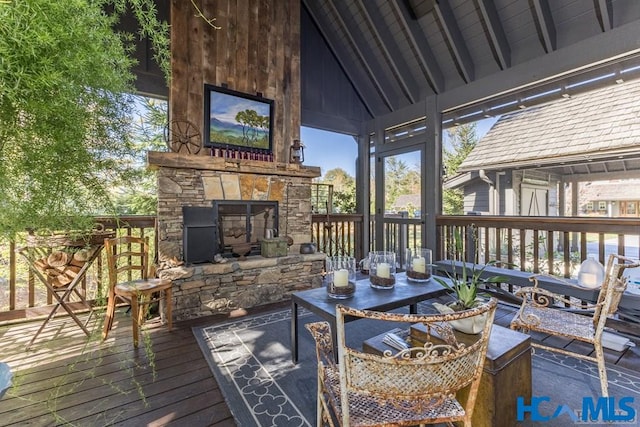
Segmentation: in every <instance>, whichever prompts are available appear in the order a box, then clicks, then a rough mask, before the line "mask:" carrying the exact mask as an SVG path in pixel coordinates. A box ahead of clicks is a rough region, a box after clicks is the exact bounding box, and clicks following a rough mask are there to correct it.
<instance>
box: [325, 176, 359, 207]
mask: <svg viewBox="0 0 640 427" xmlns="http://www.w3.org/2000/svg"><path fill="white" fill-rule="evenodd" d="M322 183H323V184H331V185H333V206H334V207H335V209H336V211H337V212H338V213H355V211H356V180H355V178H353V177H352V176H351V175H349V174H348V173H347V172H346V171H345V170H344V169H342V168H335V169H331V170H330V171H328V172H327V173H326V174H325V175H324V177H323V179H322Z"/></svg>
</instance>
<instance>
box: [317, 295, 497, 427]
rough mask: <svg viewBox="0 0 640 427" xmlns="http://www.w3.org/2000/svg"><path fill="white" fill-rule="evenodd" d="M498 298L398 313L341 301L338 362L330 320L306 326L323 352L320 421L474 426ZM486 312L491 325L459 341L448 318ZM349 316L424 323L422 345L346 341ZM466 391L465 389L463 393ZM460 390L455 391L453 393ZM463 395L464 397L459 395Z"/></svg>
mask: <svg viewBox="0 0 640 427" xmlns="http://www.w3.org/2000/svg"><path fill="white" fill-rule="evenodd" d="M496 305H497V301H496V300H495V299H491V300H490V301H489V302H487V303H485V304H483V305H482V306H480V307H478V308H475V309H473V310H467V311H463V312H459V313H454V314H433V315H427V314H425V315H419V314H397V313H381V312H375V311H367V310H356V309H352V308H348V307H344V306H342V305H338V306H337V307H336V317H337V329H338V330H337V334H338V344H337V345H338V348H337V351H338V363H337V364H336V362H335V359H334V357H333V356H334V353H333V352H334V349H333V347H332V340H331V331H330V328H329V324H328V323H327V322H315V323H311V324H307V325H306V328H307V329H308V330H309V331H310V332H311V334H312V335H313V337H314V339H315V341H316V354H317V357H318V401H317V405H318V408H317V425H318V426H324V425H329V426H335V425H341V426H349V427H356V426H391V425H393V426H409V425H417V424H435V423H447V424H448V425H453V424H452V423H453V422H457V421H461V422H463V423H464V425H465V426H471V417H472V415H473V407H474V405H475V400H476V396H477V392H478V386H479V384H480V376H481V375H482V367H483V364H484V360H485V355H486V351H487V345H488V341H489V334H490V333H491V326H492V324H493V317H494V314H495V308H496ZM485 313H486V318H487V321H486V324H485V327H484V329H483V330H482V332H481V333H480V334H478V335H470V336H469V337H472V342H470V343H469V342H467V344H466V345H465V344H462V343H459V342H458V341H457V340H456V338H455V337H454V334H453V330H452V328H451V326H450V324H449V323H447V321H450V320H459V319H463V318H467V317H472V316H476V315H483V314H485ZM345 317H357V318H366V319H369V321H371V319H373V320H377V321H383V322H389V326H390V329H393V328H394V327H399V328H400V329H402V330H408V329H409V327H410V325H411V324H414V323H423V324H424V325H425V326H426V330H427V332H428V335H427V340H426V343H424V345H418V344H414V346H413V347H412V346H411V345H409V346H408V348H406V349H404V350H398V351H386V352H384V353H383V354H382V355H376V354H369V353H364V352H362V351H360V350H357V349H355V348H352V347H349V346H348V345H347V344H346V342H347V339H346V332H345V328H344V319H345ZM460 391H462V393H461V394H459V392H460ZM457 394H458V396H456V395H457ZM460 396H466V397H465V398H461V399H460V400H459V399H458V398H459V397H460Z"/></svg>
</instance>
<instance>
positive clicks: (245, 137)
mask: <svg viewBox="0 0 640 427" xmlns="http://www.w3.org/2000/svg"><path fill="white" fill-rule="evenodd" d="M235 119H236V121H237V122H238V123H240V124H242V142H243V143H244V144H245V145H251V146H253V147H257V146H258V142H260V143H262V144H264V143H265V142H266V143H268V141H267V136H266V131H267V129H269V116H261V115H259V114H258V112H257V111H255V110H249V109H247V110H244V111H238V113H237V114H236V117H235Z"/></svg>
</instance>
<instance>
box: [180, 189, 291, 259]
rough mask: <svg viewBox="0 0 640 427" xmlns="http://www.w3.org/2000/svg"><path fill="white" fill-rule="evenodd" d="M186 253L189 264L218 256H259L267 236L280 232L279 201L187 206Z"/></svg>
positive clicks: (184, 245) (224, 202)
mask: <svg viewBox="0 0 640 427" xmlns="http://www.w3.org/2000/svg"><path fill="white" fill-rule="evenodd" d="M182 215H183V221H184V223H183V242H182V243H183V255H184V261H185V262H186V263H188V264H197V263H203V262H213V259H214V256H215V255H217V254H220V255H222V256H224V257H233V256H234V255H235V256H239V255H240V252H244V253H243V254H244V255H259V254H260V242H261V241H262V239H263V238H270V237H276V236H277V235H278V202H277V201H244V200H214V201H213V202H212V207H200V206H183V207H182Z"/></svg>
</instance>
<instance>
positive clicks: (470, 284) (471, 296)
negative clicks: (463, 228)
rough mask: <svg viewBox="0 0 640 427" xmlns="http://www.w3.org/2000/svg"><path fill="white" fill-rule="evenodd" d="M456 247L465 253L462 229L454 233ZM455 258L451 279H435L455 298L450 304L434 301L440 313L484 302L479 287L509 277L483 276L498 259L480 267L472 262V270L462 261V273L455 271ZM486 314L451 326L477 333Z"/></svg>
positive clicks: (472, 306)
mask: <svg viewBox="0 0 640 427" xmlns="http://www.w3.org/2000/svg"><path fill="white" fill-rule="evenodd" d="M453 238H454V247H455V251H456V253H457V254H462V253H463V240H462V235H461V233H460V230H458V229H456V230H455V231H454V234H453ZM455 262H456V261H455V260H452V261H451V273H449V272H447V276H448V279H449V280H444V279H442V278H439V277H434V279H435V280H436V281H437V282H438V283H440V284H441V285H442V286H444V287H445V288H447V289H449V290H450V291H452V293H453V295H454V297H455V300H454V301H452V302H451V303H449V304H440V303H433V306H434V308H435V309H436V310H438V311H439V312H440V313H453V312H455V311H462V310H468V309H471V308H474V307H476V306H478V305H480V304H482V303H483V302H485V300H486V298H484V297H483V295H482V294H479V289H481V288H484V287H485V286H486V285H487V284H491V283H494V284H495V283H504V282H506V281H507V280H508V279H507V277H505V276H500V275H496V276H491V277H482V274H483V273H484V271H485V269H486V268H487V267H488V266H490V265H495V264H496V263H497V261H495V260H493V261H489V262H487V263H486V264H484V265H483V266H482V267H478V266H477V265H476V264H474V263H471V264H470V267H471V268H470V271H469V269H468V268H467V266H468V264H467V262H466V261H464V260H463V261H462V272H461V273H460V274H456V273H455ZM485 320H486V316H485V317H483V316H477V317H470V318H467V319H463V320H456V321H452V322H451V326H453V327H454V328H455V329H457V330H459V331H460V332H464V333H468V334H477V333H479V332H480V331H482V328H483V327H484V322H485Z"/></svg>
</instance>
